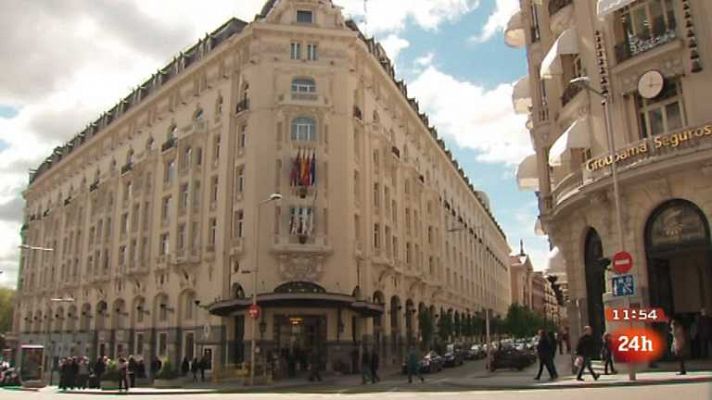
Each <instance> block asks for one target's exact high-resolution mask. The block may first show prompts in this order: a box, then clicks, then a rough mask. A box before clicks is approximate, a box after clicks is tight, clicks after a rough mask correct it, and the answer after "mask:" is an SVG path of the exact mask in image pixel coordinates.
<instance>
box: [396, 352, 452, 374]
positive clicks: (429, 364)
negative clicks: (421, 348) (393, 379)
mask: <svg viewBox="0 0 712 400" xmlns="http://www.w3.org/2000/svg"><path fill="white" fill-rule="evenodd" d="M419 365H420V372H423V373H433V372H439V371H442V369H443V358H442V357H441V356H440V355H439V354H438V353H436V352H435V351H429V352H427V353H425V356H423V358H422V359H421V360H420V363H419ZM402 372H403V374H407V373H408V366H407V364H406V362H405V361H404V362H403V364H402Z"/></svg>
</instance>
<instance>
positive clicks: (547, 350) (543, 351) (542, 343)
mask: <svg viewBox="0 0 712 400" xmlns="http://www.w3.org/2000/svg"><path fill="white" fill-rule="evenodd" d="M538 334H539V342H538V343H537V345H536V352H537V356H538V357H539V372H537V374H536V376H535V377H534V380H537V381H538V380H539V379H541V373H542V371H544V368H545V367H546V371H547V372H548V373H549V379H550V380H554V379H556V374H555V373H554V371H553V370H552V369H551V364H552V349H553V346H555V344H554V342H552V341H551V338H549V335H547V334H546V333H545V332H544V330H543V329H539V332H538Z"/></svg>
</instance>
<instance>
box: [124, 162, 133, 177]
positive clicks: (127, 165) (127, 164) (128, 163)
mask: <svg viewBox="0 0 712 400" xmlns="http://www.w3.org/2000/svg"><path fill="white" fill-rule="evenodd" d="M131 168H133V164H132V163H131V162H130V161H129V162H127V163H126V164H124V165H123V166H122V167H121V175H126V174H127V173H129V171H131Z"/></svg>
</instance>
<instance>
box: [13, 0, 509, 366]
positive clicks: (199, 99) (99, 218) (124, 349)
mask: <svg viewBox="0 0 712 400" xmlns="http://www.w3.org/2000/svg"><path fill="white" fill-rule="evenodd" d="M275 194H279V195H281V200H276V198H277V197H279V196H276V195H275ZM24 197H25V199H26V202H27V205H26V209H25V217H26V223H25V225H24V226H23V230H22V234H23V242H24V243H25V244H26V245H28V246H31V247H29V248H28V249H26V250H25V251H24V252H23V258H22V262H21V274H20V281H19V284H18V287H19V296H18V298H19V306H18V310H17V315H16V321H15V322H16V324H15V329H16V330H17V331H18V332H19V334H20V341H21V342H22V343H29V342H32V343H44V344H48V345H50V351H51V353H52V354H53V355H55V356H63V355H69V354H87V355H90V356H95V355H97V354H108V355H112V356H113V355H117V354H136V355H140V356H142V357H143V358H145V359H148V358H151V357H153V356H159V357H169V358H171V359H173V360H175V361H177V360H179V359H182V358H183V357H184V356H187V357H189V358H190V357H192V356H194V355H196V354H197V355H199V354H207V355H208V356H209V357H211V360H212V365H211V367H214V368H219V367H222V366H225V365H226V364H228V365H235V364H237V363H240V362H243V361H246V360H248V359H249V357H248V356H247V354H248V353H249V350H250V340H251V339H252V336H251V332H253V331H254V332H255V336H256V340H257V344H258V346H259V348H260V350H261V351H260V353H259V354H260V357H258V360H259V361H260V362H262V361H263V360H264V358H263V357H264V356H266V355H268V354H272V355H284V356H285V357H286V356H287V355H288V354H292V355H294V356H295V357H304V356H306V354H307V353H308V352H309V351H312V350H314V349H318V350H319V351H321V352H322V353H323V354H324V358H325V360H326V368H329V369H343V370H350V369H351V366H352V355H353V352H354V350H355V351H358V348H359V345H360V344H361V343H369V344H372V345H376V346H377V349H378V351H380V352H381V354H382V360H383V362H384V363H400V362H401V359H402V358H401V357H402V355H403V352H404V348H405V346H406V344H407V343H409V342H411V343H413V342H415V341H416V340H418V337H419V330H418V315H419V313H420V312H422V311H424V310H425V309H426V308H427V309H428V310H431V311H432V312H433V314H438V315H441V314H443V313H453V314H457V315H458V316H460V317H461V318H462V317H466V316H468V315H472V314H474V313H475V312H477V311H480V310H482V309H484V308H491V309H493V310H494V312H495V313H497V314H500V315H504V313H505V312H506V309H507V307H508V305H509V303H510V292H509V262H508V254H509V246H508V244H507V241H506V238H505V236H504V233H503V232H502V230H501V228H500V227H499V225H498V224H497V222H496V221H495V220H494V218H493V216H492V214H491V211H490V205H489V200H488V198H487V195H486V194H485V193H483V192H481V191H478V190H476V189H475V188H474V187H473V185H472V184H471V183H470V182H469V180H468V178H467V177H466V176H465V174H464V172H463V170H462V168H461V167H459V165H458V163H457V162H456V161H455V160H454V159H453V158H452V154H451V152H450V151H449V150H447V149H446V148H445V146H444V142H443V141H442V139H440V138H439V137H438V135H437V132H436V130H435V129H434V128H433V127H432V126H430V124H429V122H428V118H427V116H425V115H424V114H423V113H422V112H420V111H419V108H418V103H417V101H416V100H415V99H413V98H411V97H409V96H408V92H407V88H406V86H405V84H404V83H403V82H402V81H398V80H396V79H395V77H394V70H393V66H392V64H391V62H390V60H389V59H388V58H387V56H386V54H385V52H384V51H383V48H382V47H381V46H380V45H379V44H378V43H376V42H374V41H373V40H372V39H367V38H366V37H364V36H363V35H362V33H361V32H359V30H358V28H357V27H356V25H355V24H354V23H353V22H350V21H345V20H344V19H343V17H342V14H341V11H340V9H339V8H338V7H335V6H334V5H332V4H331V3H330V2H328V1H316V0H282V1H269V2H267V4H266V5H265V7H264V9H263V10H262V12H261V13H260V14H259V15H258V16H257V17H256V18H255V20H254V21H253V22H251V23H249V24H248V23H246V22H243V21H240V20H237V19H233V20H230V21H228V22H227V23H226V24H225V25H223V26H222V27H220V28H219V29H218V30H216V31H215V32H213V33H212V34H210V35H209V36H207V37H206V38H204V39H203V40H201V41H200V42H199V43H197V44H196V45H195V46H193V47H191V48H190V49H188V50H187V51H185V52H183V53H181V54H180V55H179V56H178V57H176V58H175V61H174V62H172V63H171V64H169V65H168V66H166V67H164V68H162V69H161V70H159V71H158V72H157V73H156V74H155V75H154V76H152V77H151V78H150V79H148V80H147V81H146V82H144V83H143V84H142V85H141V86H140V88H139V89H137V90H136V91H134V92H133V93H131V94H129V95H128V96H127V97H126V98H124V99H122V100H121V101H120V102H119V103H118V104H117V105H116V106H115V107H114V108H112V109H111V110H109V111H107V112H106V113H104V114H102V116H101V117H100V118H99V119H98V120H97V121H96V122H95V123H93V124H91V125H90V126H88V127H87V128H86V129H85V130H84V131H82V132H81V133H80V134H78V135H77V136H75V137H74V138H72V139H71V140H70V141H69V142H68V143H67V144H66V145H64V146H60V147H57V148H56V149H55V151H54V153H53V154H52V155H51V156H50V157H48V158H47V159H46V160H45V161H44V162H43V163H42V165H40V166H39V168H38V169H37V170H36V171H35V172H33V173H32V174H31V176H30V184H29V187H28V188H27V190H26V191H25V192H24ZM270 198H272V199H273V200H274V201H271V200H270ZM38 247H42V248H47V249H53V251H43V250H41V249H38ZM254 274H256V277H255V276H254ZM253 277H255V279H254V281H255V282H256V287H255V286H254V285H253V283H252V282H253ZM253 293H257V303H258V304H259V306H260V307H261V313H260V316H259V318H258V319H257V320H256V321H255V322H252V320H251V319H250V318H249V317H248V316H247V309H248V307H249V305H250V303H251V298H250V297H251V295H252V294H253ZM52 299H55V300H52ZM58 299H65V300H68V301H65V302H59V301H56V300H58ZM253 324H255V325H254V328H255V329H253Z"/></svg>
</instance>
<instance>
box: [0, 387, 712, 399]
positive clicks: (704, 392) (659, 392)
mask: <svg viewBox="0 0 712 400" xmlns="http://www.w3.org/2000/svg"><path fill="white" fill-rule="evenodd" d="M401 390H405V389H399V391H393V392H388V393H387V396H388V399H389V400H400V399H403V400H406V399H450V398H454V397H455V396H457V399H458V400H470V399H471V400H533V399H542V400H559V399H560V400H595V399H606V400H608V399H625V400H671V399H679V400H683V399H684V400H688V399H689V400H712V383H686V384H671V385H656V386H638V387H611V388H579V389H553V390H542V389H537V390H518V391H464V392H452V391H445V390H442V391H432V392H414V391H401ZM383 396H384V393H382V392H380V393H362V394H348V395H346V394H342V395H340V394H333V393H329V394H298V393H289V394H286V393H278V394H253V393H243V394H235V393H226V394H203V395H195V394H192V395H187V394H186V395H170V396H166V395H153V396H152V395H144V396H138V397H139V398H144V399H150V398H165V397H170V398H171V399H172V400H183V399H185V400H194V399H197V398H200V399H206V400H210V399H216V400H220V399H236V398H245V399H264V400H273V399H274V400H306V399H333V398H335V397H343V398H349V399H354V400H361V399H381V398H383ZM116 397H119V396H107V395H87V394H83V395H69V394H61V393H56V392H48V391H43V392H18V391H6V390H1V389H0V398H2V399H3V400H35V399H36V400H45V399H80V400H81V399H87V400H89V399H108V398H116ZM121 397H123V396H121Z"/></svg>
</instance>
